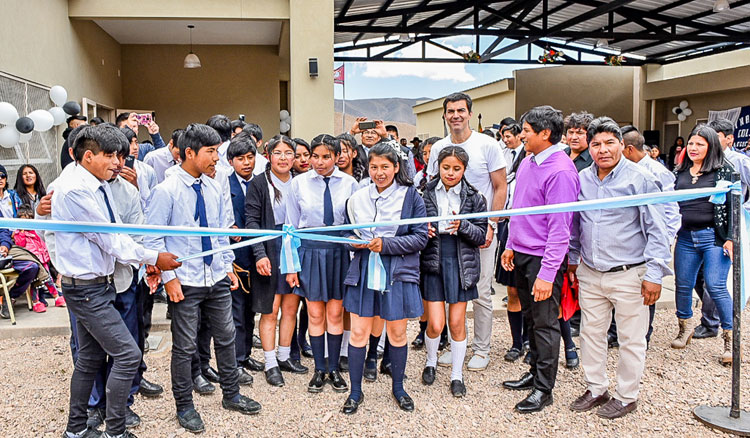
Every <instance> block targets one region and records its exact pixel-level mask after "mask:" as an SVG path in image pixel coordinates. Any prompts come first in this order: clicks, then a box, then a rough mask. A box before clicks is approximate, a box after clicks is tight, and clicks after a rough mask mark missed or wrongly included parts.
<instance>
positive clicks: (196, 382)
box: [193, 375, 216, 395]
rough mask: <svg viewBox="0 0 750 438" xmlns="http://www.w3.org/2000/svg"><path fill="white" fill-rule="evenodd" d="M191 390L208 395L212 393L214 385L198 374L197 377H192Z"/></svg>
mask: <svg viewBox="0 0 750 438" xmlns="http://www.w3.org/2000/svg"><path fill="white" fill-rule="evenodd" d="M193 390H194V391H195V392H197V393H198V394H200V395H208V394H213V393H214V391H216V387H215V386H214V385H213V383H211V382H209V381H208V380H207V379H206V378H205V377H203V375H198V377H196V378H195V379H193Z"/></svg>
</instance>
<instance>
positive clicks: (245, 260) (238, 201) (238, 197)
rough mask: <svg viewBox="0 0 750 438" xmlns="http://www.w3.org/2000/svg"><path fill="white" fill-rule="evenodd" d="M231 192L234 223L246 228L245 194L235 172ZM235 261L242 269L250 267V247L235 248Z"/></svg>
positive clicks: (231, 178) (238, 226)
mask: <svg viewBox="0 0 750 438" xmlns="http://www.w3.org/2000/svg"><path fill="white" fill-rule="evenodd" d="M248 188H249V186H248ZM229 192H230V194H231V195H232V211H233V212H234V224H235V225H237V228H245V194H244V193H243V192H242V187H240V182H239V181H238V180H237V177H236V176H235V174H234V172H232V174H231V175H229ZM242 240H247V238H246V237H243V238H242ZM234 262H235V263H236V264H237V266H239V267H240V268H242V269H250V268H251V262H252V257H251V253H250V248H248V247H247V246H245V247H242V248H237V249H235V250H234ZM252 268H253V269H255V266H252Z"/></svg>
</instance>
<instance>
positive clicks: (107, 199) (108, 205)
mask: <svg viewBox="0 0 750 438" xmlns="http://www.w3.org/2000/svg"><path fill="white" fill-rule="evenodd" d="M99 190H101V191H102V194H103V195H104V203H105V204H107V211H108V212H109V221H110V222H112V223H113V224H114V223H115V222H117V221H116V220H115V213H114V212H113V211H112V206H111V205H110V204H109V197H108V196H107V191H106V190H104V186H99Z"/></svg>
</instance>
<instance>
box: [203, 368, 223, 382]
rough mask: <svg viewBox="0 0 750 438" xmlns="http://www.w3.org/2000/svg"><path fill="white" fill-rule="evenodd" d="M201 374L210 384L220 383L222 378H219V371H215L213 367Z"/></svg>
mask: <svg viewBox="0 0 750 438" xmlns="http://www.w3.org/2000/svg"><path fill="white" fill-rule="evenodd" d="M201 374H203V377H205V378H206V380H208V381H209V382H213V383H219V381H220V380H221V378H220V377H219V373H218V371H216V370H215V369H213V368H211V367H208V368H206V369H205V370H203V371H202V372H201Z"/></svg>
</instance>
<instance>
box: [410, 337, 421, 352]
mask: <svg viewBox="0 0 750 438" xmlns="http://www.w3.org/2000/svg"><path fill="white" fill-rule="evenodd" d="M411 348H413V349H415V350H421V349H423V348H424V333H420V334H419V335H417V337H416V338H415V339H414V340H413V341H412V343H411Z"/></svg>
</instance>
